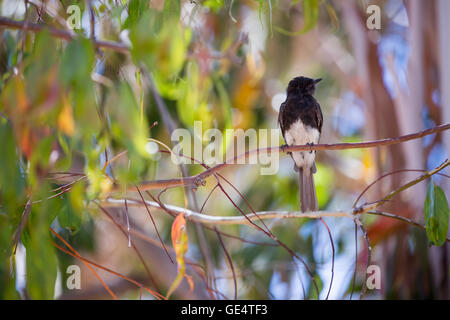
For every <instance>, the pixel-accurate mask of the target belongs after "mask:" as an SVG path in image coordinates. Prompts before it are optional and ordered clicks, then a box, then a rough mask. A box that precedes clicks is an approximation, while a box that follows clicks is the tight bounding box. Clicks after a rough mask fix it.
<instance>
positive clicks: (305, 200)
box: [298, 168, 319, 212]
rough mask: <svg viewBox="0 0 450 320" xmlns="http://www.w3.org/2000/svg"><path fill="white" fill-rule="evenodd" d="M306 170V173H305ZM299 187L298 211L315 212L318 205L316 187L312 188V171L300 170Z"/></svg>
mask: <svg viewBox="0 0 450 320" xmlns="http://www.w3.org/2000/svg"><path fill="white" fill-rule="evenodd" d="M306 170H308V172H307V171H306ZM298 173H299V178H300V181H299V187H300V209H301V211H302V212H307V211H317V210H319V204H318V203H317V195H316V187H315V186H314V175H313V170H311V169H303V168H300V169H299V170H298Z"/></svg>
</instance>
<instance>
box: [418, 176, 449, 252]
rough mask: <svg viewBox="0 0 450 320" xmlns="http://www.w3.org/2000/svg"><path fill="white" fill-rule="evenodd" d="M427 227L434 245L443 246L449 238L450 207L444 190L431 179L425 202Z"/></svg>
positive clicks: (428, 234)
mask: <svg viewBox="0 0 450 320" xmlns="http://www.w3.org/2000/svg"><path fill="white" fill-rule="evenodd" d="M424 213H425V228H426V232H427V236H428V239H429V240H430V242H431V243H432V244H433V245H436V246H442V245H443V244H444V243H445V241H446V238H447V232H448V221H449V208H448V202H447V198H446V196H445V193H444V191H443V190H442V189H441V188H440V187H439V186H437V185H436V184H435V182H434V181H433V179H431V182H430V184H429V185H428V188H427V196H426V198H425V203H424Z"/></svg>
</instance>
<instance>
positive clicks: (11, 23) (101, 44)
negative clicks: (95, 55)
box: [0, 17, 130, 53]
mask: <svg viewBox="0 0 450 320" xmlns="http://www.w3.org/2000/svg"><path fill="white" fill-rule="evenodd" d="M1 28H9V29H20V30H24V31H31V32H40V31H42V30H47V31H48V32H50V34H51V35H52V36H54V37H56V38H60V39H63V40H68V41H70V40H73V39H75V38H76V35H75V34H73V33H71V32H68V31H65V30H61V29H58V28H54V27H51V26H48V25H45V24H40V23H31V22H28V23H27V22H26V21H16V20H12V19H8V18H5V17H0V29H1ZM93 43H94V45H95V46H96V47H97V48H105V49H110V50H113V51H117V52H121V53H127V52H128V51H129V50H130V48H129V47H128V46H127V45H125V44H123V43H120V42H113V41H106V40H95V41H93Z"/></svg>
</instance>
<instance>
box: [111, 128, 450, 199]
mask: <svg viewBox="0 0 450 320" xmlns="http://www.w3.org/2000/svg"><path fill="white" fill-rule="evenodd" d="M448 129H450V124H444V125H440V126H436V127H433V128H430V129H427V130H423V131H420V132H416V133H412V134H408V135H404V136H400V137H396V138H387V139H381V140H375V141H367V142H357V143H336V144H315V145H296V146H288V147H285V148H282V147H268V148H257V149H253V150H249V151H247V152H245V153H242V154H239V155H237V156H235V157H233V158H231V159H228V160H227V161H225V162H224V163H221V164H218V165H216V166H214V167H211V168H209V169H206V170H205V171H203V172H201V173H199V174H197V175H195V176H190V177H184V178H183V179H164V180H155V181H144V182H142V183H141V184H140V185H138V187H139V189H140V190H141V191H143V190H152V189H161V188H173V187H181V186H187V185H191V186H199V185H201V184H202V183H203V182H204V180H205V179H206V178H208V177H209V176H211V175H213V174H214V173H216V172H218V171H220V170H222V169H224V168H226V167H229V166H231V165H233V164H236V163H237V160H239V159H242V158H248V157H249V156H251V155H253V154H257V153H259V152H263V153H264V152H266V153H270V152H292V151H310V150H346V149H360V148H375V147H382V146H389V145H394V144H399V143H402V142H405V141H409V140H414V139H419V138H423V137H425V136H427V135H431V134H435V133H438V132H442V131H445V130H448ZM116 191H120V186H119V185H117V184H116V185H114V186H113V187H112V189H111V192H116ZM132 191H136V190H132Z"/></svg>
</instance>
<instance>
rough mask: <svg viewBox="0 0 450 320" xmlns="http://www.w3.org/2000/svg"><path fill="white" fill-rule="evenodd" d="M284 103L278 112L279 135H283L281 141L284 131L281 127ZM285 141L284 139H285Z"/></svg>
mask: <svg viewBox="0 0 450 320" xmlns="http://www.w3.org/2000/svg"><path fill="white" fill-rule="evenodd" d="M285 103H286V102H283V103H282V104H281V106H280V110H279V111H278V124H279V125H280V129H281V134H282V135H283V139H284V130H285V129H286V128H285V127H284V125H283V113H284V108H285V106H286V104H285ZM285 140H286V139H285Z"/></svg>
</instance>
